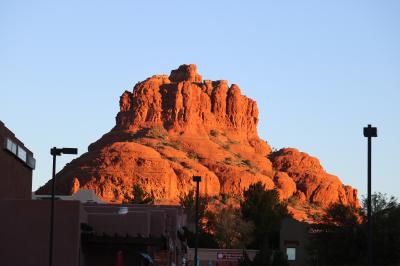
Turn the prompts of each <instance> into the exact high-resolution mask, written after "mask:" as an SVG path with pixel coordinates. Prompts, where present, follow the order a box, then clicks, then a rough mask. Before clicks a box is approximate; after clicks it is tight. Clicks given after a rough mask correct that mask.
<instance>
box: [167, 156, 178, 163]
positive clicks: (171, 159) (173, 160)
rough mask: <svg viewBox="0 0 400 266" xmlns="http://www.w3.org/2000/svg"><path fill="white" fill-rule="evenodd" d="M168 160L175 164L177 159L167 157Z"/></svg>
mask: <svg viewBox="0 0 400 266" xmlns="http://www.w3.org/2000/svg"><path fill="white" fill-rule="evenodd" d="M167 159H168V160H170V161H172V162H177V161H178V158H176V157H167Z"/></svg>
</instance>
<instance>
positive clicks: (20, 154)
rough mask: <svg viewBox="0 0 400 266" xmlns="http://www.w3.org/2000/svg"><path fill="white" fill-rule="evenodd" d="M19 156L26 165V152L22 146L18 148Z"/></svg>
mask: <svg viewBox="0 0 400 266" xmlns="http://www.w3.org/2000/svg"><path fill="white" fill-rule="evenodd" d="M17 156H18V158H20V159H21V160H22V161H24V162H25V163H26V151H25V150H24V149H23V148H22V147H21V146H18V154H17Z"/></svg>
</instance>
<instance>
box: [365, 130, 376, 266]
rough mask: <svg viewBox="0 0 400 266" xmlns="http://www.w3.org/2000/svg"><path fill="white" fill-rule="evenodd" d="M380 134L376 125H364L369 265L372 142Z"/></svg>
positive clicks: (369, 255) (370, 265) (370, 250)
mask: <svg viewBox="0 0 400 266" xmlns="http://www.w3.org/2000/svg"><path fill="white" fill-rule="evenodd" d="M377 136H378V130H377V128H376V127H371V125H368V127H364V137H366V138H368V198H367V219H368V220H367V223H368V224H367V225H368V265H369V266H372V265H373V249H372V219H371V216H372V214H371V212H372V208H371V205H372V202H371V152H372V151H371V144H372V143H371V142H372V140H371V139H372V138H374V137H377Z"/></svg>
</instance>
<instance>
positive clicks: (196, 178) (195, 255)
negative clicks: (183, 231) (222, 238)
mask: <svg viewBox="0 0 400 266" xmlns="http://www.w3.org/2000/svg"><path fill="white" fill-rule="evenodd" d="M193 181H194V182H196V212H195V231H194V232H195V244H194V265H195V266H198V265H197V249H198V246H199V235H198V231H199V228H198V227H199V186H200V182H201V176H196V175H195V176H193Z"/></svg>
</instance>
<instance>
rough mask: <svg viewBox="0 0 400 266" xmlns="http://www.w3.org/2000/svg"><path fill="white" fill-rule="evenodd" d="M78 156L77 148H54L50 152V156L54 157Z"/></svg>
mask: <svg viewBox="0 0 400 266" xmlns="http://www.w3.org/2000/svg"><path fill="white" fill-rule="evenodd" d="M62 153H63V154H78V149H77V148H61V149H59V148H56V147H53V148H51V150H50V154H51V155H56V156H60V155H61V154H62Z"/></svg>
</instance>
